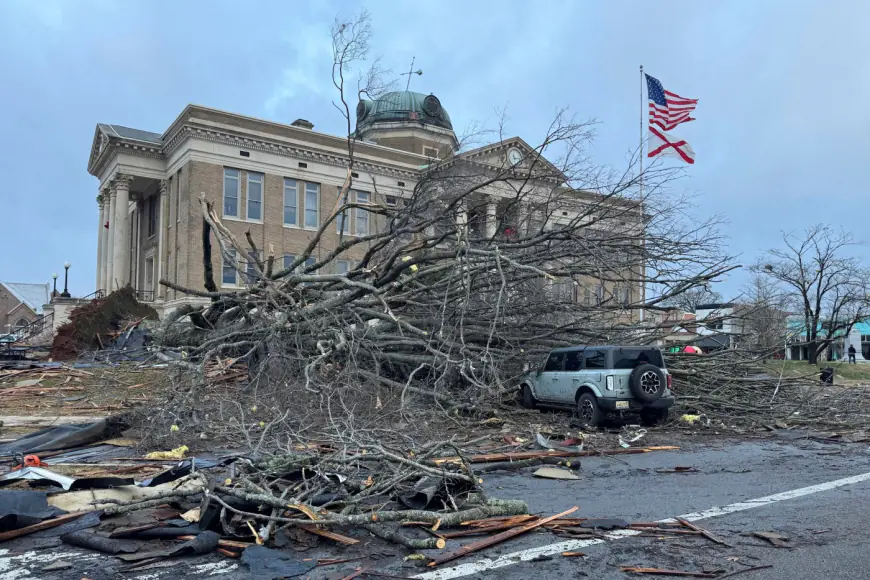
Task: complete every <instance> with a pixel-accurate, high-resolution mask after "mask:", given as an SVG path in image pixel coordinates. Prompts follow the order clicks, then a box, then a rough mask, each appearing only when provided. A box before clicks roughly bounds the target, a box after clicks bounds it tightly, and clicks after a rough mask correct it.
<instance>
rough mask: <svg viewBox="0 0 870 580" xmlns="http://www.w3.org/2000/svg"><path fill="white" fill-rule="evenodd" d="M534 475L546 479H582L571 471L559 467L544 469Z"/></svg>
mask: <svg viewBox="0 0 870 580" xmlns="http://www.w3.org/2000/svg"><path fill="white" fill-rule="evenodd" d="M532 475H534V476H535V477H542V478H544V479H580V477H579V476H578V475H577V474H576V473H574V472H573V471H571V470H570V469H563V468H559V467H542V468H540V469H538V470H537V471H535V473H533V474H532Z"/></svg>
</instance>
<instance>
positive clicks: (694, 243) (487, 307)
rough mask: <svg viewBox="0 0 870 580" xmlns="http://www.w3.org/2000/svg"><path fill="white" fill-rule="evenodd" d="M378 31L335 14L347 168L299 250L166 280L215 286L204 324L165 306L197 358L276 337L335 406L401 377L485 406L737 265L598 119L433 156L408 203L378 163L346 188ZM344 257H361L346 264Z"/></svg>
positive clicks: (265, 347) (271, 351)
mask: <svg viewBox="0 0 870 580" xmlns="http://www.w3.org/2000/svg"><path fill="white" fill-rule="evenodd" d="M369 34H370V31H369V28H368V19H367V16H366V15H365V14H363V15H362V16H360V17H357V18H356V19H354V20H351V21H349V22H342V21H337V22H336V26H335V27H334V29H333V45H334V48H335V59H334V69H333V71H334V73H333V80H334V82H335V86H336V88H337V90H338V91H339V94H340V99H339V100H340V103H341V105H337V108H338V109H339V111H340V112H341V114H342V115H343V116H344V117H345V119H346V120H347V126H348V139H347V147H348V151H347V163H348V173H347V175H348V177H347V179H346V181H345V185H344V186H343V188H342V190H341V193H340V194H339V197H338V199H337V202H336V206H337V207H336V208H335V209H334V210H333V211H331V212H329V213H328V215H326V216H325V219H324V220H323V223H322V224H321V225H320V227H319V229H318V230H317V231H316V232H312V234H311V236H310V238H309V241H308V243H307V246H306V247H305V249H304V250H303V251H301V252H299V253H298V254H297V255H296V258H295V260H293V262H292V263H291V264H289V265H288V266H287V267H285V268H283V269H280V270H278V271H275V272H272V271H271V270H269V269H268V268H266V270H265V271H263V268H262V267H261V266H260V265H258V264H255V274H256V275H255V276H254V277H253V278H254V281H252V282H251V284H250V286H249V287H248V288H246V289H244V290H237V291H203V290H201V289H198V288H182V287H177V286H176V285H174V284H172V283H170V282H168V281H165V280H161V283H162V284H164V285H166V286H169V287H176V288H177V289H179V290H180V291H182V292H186V293H188V294H192V295H197V296H204V297H208V298H211V299H212V302H211V304H210V305H208V306H206V307H203V308H202V309H201V310H200V311H198V312H196V313H186V314H191V316H190V318H194V316H195V318H196V320H201V323H200V324H198V325H197V328H196V329H193V330H191V329H190V328H186V327H185V326H184V324H188V323H186V322H183V323H182V324H178V323H176V322H174V321H171V322H170V323H169V325H168V326H167V331H166V332H165V333H164V335H163V337H164V344H167V345H169V344H171V345H176V346H178V347H179V348H183V349H184V350H185V351H186V352H187V353H188V355H189V360H191V361H195V362H197V363H198V364H199V366H200V368H201V369H203V370H204V369H205V368H206V365H207V364H208V363H209V361H211V360H213V359H215V358H216V357H218V356H224V355H229V356H232V357H249V356H251V355H252V354H255V353H266V355H267V358H268V359H270V360H272V361H274V363H275V366H276V367H278V368H280V380H279V381H277V382H276V383H277V384H280V385H282V388H283V389H285V390H286V389H287V385H291V386H292V387H291V390H293V392H296V393H299V392H301V394H302V395H307V394H316V395H313V396H315V397H320V396H323V397H324V398H323V399H321V405H322V406H323V407H326V406H328V407H329V413H330V417H333V414H335V413H336V409H337V408H338V407H340V406H348V407H351V406H352V405H351V404H350V403H347V400H346V397H348V396H350V393H353V392H357V393H360V394H361V395H362V396H367V395H369V394H371V393H374V392H377V389H384V388H385V389H387V390H389V391H392V392H400V393H401V397H400V401H401V405H402V407H403V408H404V405H405V401H406V395H408V394H416V395H424V396H426V397H428V400H429V401H432V400H433V399H434V400H435V401H436V402H437V404H438V405H439V406H442V407H444V408H446V409H454V410H455V409H457V408H463V409H464V408H476V407H475V406H476V405H478V404H480V403H482V402H484V401H487V400H493V399H495V398H499V397H502V396H504V395H505V394H506V393H509V392H512V389H513V388H515V386H516V383H515V382H514V381H513V379H514V378H515V377H516V375H517V374H518V373H519V372H521V371H522V367H523V362H525V361H528V360H529V359H531V358H534V357H536V356H538V355H540V354H542V353H543V352H545V351H546V350H548V349H550V348H552V347H554V346H561V345H569V344H576V343H590V344H603V343H608V342H611V343H612V342H617V343H644V342H648V341H651V340H653V339H654V338H656V337H657V336H658V335H659V334H661V332H662V331H661V329H659V328H655V327H653V326H652V325H650V326H644V325H643V324H642V323H641V322H640V320H639V319H640V317H639V312H640V311H641V310H650V309H653V310H654V309H661V310H664V309H665V306H664V304H665V303H666V301H668V300H669V299H672V298H673V297H674V296H676V295H679V294H681V293H684V292H690V291H693V290H694V289H696V288H698V287H703V286H704V285H705V284H708V283H709V282H710V281H711V280H715V279H716V278H717V277H718V276H721V275H722V274H723V273H724V272H727V271H729V270H730V269H732V268H733V267H734V266H733V265H732V260H731V258H730V257H729V256H726V255H723V254H721V253H720V251H719V248H721V244H720V243H718V241H719V240H720V239H721V236H720V235H719V233H718V230H717V226H718V222H717V220H715V219H709V220H694V219H686V217H685V214H684V209H685V201H686V200H685V199H684V198H682V197H680V196H679V195H677V194H676V193H675V192H674V191H673V187H674V184H675V179H676V178H677V177H678V175H679V172H678V171H676V170H673V169H669V168H665V167H663V166H661V165H660V164H652V166H650V167H647V168H646V170H645V172H644V173H643V176H642V178H643V183H644V190H643V197H641V194H640V188H639V187H638V185H639V181H640V179H641V175H640V174H639V172H638V171H637V165H638V159H637V156H635V157H634V158H633V159H632V160H630V162H629V164H628V166H627V167H625V168H624V169H623V170H615V169H612V168H606V167H602V166H600V165H596V164H595V163H593V162H592V161H590V158H589V155H588V151H589V148H590V144H591V140H592V132H591V128H592V125H593V124H592V123H591V122H586V121H577V120H575V119H573V118H571V117H570V116H569V115H568V114H566V113H565V112H560V113H559V114H557V115H556V116H555V118H554V120H553V122H552V123H551V125H550V126H549V128H548V129H547V130H546V131H544V134H545V136H544V138H543V140H542V141H541V142H540V143H539V144H538V145H537V146H534V147H527V146H526V145H525V144H522V143H520V145H521V146H522V147H523V152H524V158H523V159H522V160H521V161H520V162H518V163H510V162H508V160H507V159H506V158H505V157H506V156H505V155H504V154H503V153H504V149H506V145H505V141H506V138H505V136H504V134H503V132H500V133H501V135H500V139H499V141H497V142H496V143H494V144H492V146H491V149H487V148H486V147H484V148H478V149H475V150H472V151H470V152H468V151H466V152H462V153H458V152H454V153H453V154H450V155H447V156H446V157H445V158H443V159H433V160H432V162H431V163H430V164H429V165H427V166H425V167H423V168H422V169H421V173H420V177H419V179H418V180H417V181H416V183H415V184H414V187H413V191H411V192H409V194H408V195H407V196H406V197H404V198H403V199H401V200H398V202H397V201H396V200H393V201H392V203H390V202H388V201H387V199H386V197H385V196H383V195H381V192H380V191H379V189H378V183H376V182H375V181H374V179H373V178H372V182H371V183H370V184H367V185H366V186H367V188H368V189H370V191H371V192H372V195H371V198H370V199H369V200H368V201H366V202H359V200H358V199H359V198H355V199H351V198H350V197H349V196H348V195H347V192H348V191H349V189H350V187H351V184H352V174H351V171H350V168H351V167H352V164H353V159H354V152H355V150H357V149H359V148H361V147H363V146H365V145H364V144H362V143H360V142H358V141H357V140H356V137H355V132H354V131H353V127H352V124H351V122H350V111H351V108H350V105H349V104H348V98H347V96H346V95H347V91H348V89H347V86H346V82H345V79H346V78H347V71H348V70H349V67H350V66H351V64H352V65H353V66H354V67H357V68H358V67H360V66H361V65H362V61H363V60H364V59H365V57H366V55H367V54H368V37H369ZM377 77H378V75H371V74H364V75H362V76H361V77H360V78H361V79H363V80H362V85H361V86H366V87H369V89H367V92H365V93H364V92H361V90H360V89H359V88H358V89H356V90H354V96H355V97H357V98H359V97H361V96H362V95H363V94H370V92H371V90H370V88H371V86H377V87H380V86H383V85H382V84H381V83H380V82H379V81H377V82H375V81H372V78H377ZM513 143H518V142H516V141H514V142H513ZM460 150H461V149H460ZM485 156H488V157H485ZM484 158H486V159H488V161H485V162H484V161H482V160H483V159H484ZM216 197H217V193H216V192H205V193H203V195H202V196H201V197H200V204H201V209H202V213H203V217H204V219H205V220H206V222H207V223H208V224H209V226H210V231H211V233H213V234H214V235H215V237H216V239H217V241H218V244H219V246H220V247H221V250H222V253H223V255H224V256H228V255H230V254H229V253H228V252H227V250H228V249H230V248H232V249H235V253H236V254H238V255H245V254H246V253H247V250H246V248H244V247H243V246H242V244H241V243H240V242H239V240H237V239H235V238H234V236H233V235H232V233H231V232H230V231H229V229H228V228H226V227H224V226H223V224H222V223H221V220H220V217H219V216H218V213H217V212H215V211H214V209H213V205H212V199H215V198H216ZM348 211H354V212H365V215H367V216H368V218H369V219H370V222H369V223H370V224H371V228H370V230H369V233H368V234H365V235H356V236H346V237H342V236H340V235H339V236H338V242H337V243H336V242H335V241H334V239H335V238H334V237H333V236H332V232H333V231H335V228H336V223H335V222H336V220H337V219H339V217H340V216H341V215H343V214H344V212H348ZM338 231H339V232H342V231H343V228H338ZM249 243H250V242H249ZM316 250H317V253H315V251H316ZM315 256H316V258H315V260H313V262H314V263H311V261H309V258H312V257H315ZM340 260H341V261H344V262H345V264H347V263H348V262H349V261H351V260H352V261H353V265H352V267H351V268H349V270H348V271H346V272H343V271H340V270H339V268H338V267H337V262H338V261H340ZM276 270H277V268H276ZM644 285H645V286H646V288H647V292H646V293H644V292H641V291H640V289H641V288H642V287H643V286H644ZM347 387H351V388H347ZM447 390H452V391H453V393H452V394H451V395H450V396H447V393H446V391H447ZM457 392H462V393H463V397H464V399H463V400H462V401H460V400H458V399H457V398H456V397H455V396H454V395H455V393H457ZM323 393H330V395H329V396H325V395H323ZM333 394H334V397H337V399H333V398H332V397H333ZM339 403H340V404H339ZM380 404H381V400H380V399H378V400H377V405H380ZM341 425H342V427H341V428H342V429H345V428H347V423H346V422H344V423H341ZM335 430H336V432H338V431H340V429H339V428H338V427H337V426H336V428H335Z"/></svg>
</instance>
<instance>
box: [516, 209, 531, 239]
mask: <svg viewBox="0 0 870 580" xmlns="http://www.w3.org/2000/svg"><path fill="white" fill-rule="evenodd" d="M517 204H518V205H517V237H520V238H524V237H526V234H528V233H529V204H527V203H523V202H517Z"/></svg>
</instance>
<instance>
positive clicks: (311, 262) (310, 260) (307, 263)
mask: <svg viewBox="0 0 870 580" xmlns="http://www.w3.org/2000/svg"><path fill="white" fill-rule="evenodd" d="M316 263H317V258H315V257H313V256H312V257H310V258H308V259H307V260H305V268H306V269H307V268H310V267H311V266H313V265H314V264H316Z"/></svg>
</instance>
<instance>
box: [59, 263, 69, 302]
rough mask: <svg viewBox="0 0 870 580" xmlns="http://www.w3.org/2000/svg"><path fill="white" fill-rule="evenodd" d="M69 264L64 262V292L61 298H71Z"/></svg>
mask: <svg viewBox="0 0 870 580" xmlns="http://www.w3.org/2000/svg"><path fill="white" fill-rule="evenodd" d="M69 267H70V263H69V262H64V264H63V292H62V293H61V295H60V297H61V298H69V297H70V295H69V285H68V283H69Z"/></svg>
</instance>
